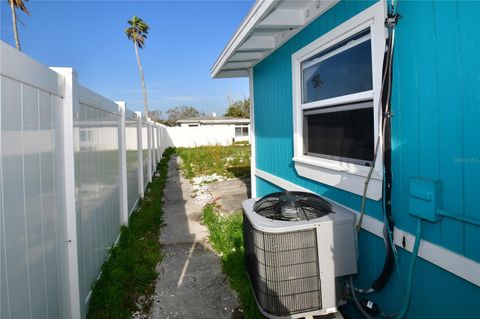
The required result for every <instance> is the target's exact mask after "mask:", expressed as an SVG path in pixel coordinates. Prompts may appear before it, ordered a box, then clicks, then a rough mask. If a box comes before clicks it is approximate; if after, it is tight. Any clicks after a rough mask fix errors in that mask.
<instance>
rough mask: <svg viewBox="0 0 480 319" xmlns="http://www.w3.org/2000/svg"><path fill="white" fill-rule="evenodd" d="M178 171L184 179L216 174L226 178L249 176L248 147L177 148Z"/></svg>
mask: <svg viewBox="0 0 480 319" xmlns="http://www.w3.org/2000/svg"><path fill="white" fill-rule="evenodd" d="M177 154H178V155H179V156H180V157H181V158H182V161H183V162H182V164H181V165H180V169H181V170H182V172H183V174H184V175H185V177H186V178H188V179H192V178H193V177H196V176H200V175H212V174H217V175H220V176H224V177H227V178H234V177H237V178H241V177H247V176H249V175H250V146H200V147H195V148H178V149H177Z"/></svg>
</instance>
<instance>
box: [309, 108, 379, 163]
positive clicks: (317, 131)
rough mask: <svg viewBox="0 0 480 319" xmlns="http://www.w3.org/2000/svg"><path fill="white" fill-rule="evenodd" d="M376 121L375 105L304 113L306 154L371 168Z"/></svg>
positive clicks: (323, 109)
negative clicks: (374, 123) (374, 121)
mask: <svg viewBox="0 0 480 319" xmlns="http://www.w3.org/2000/svg"><path fill="white" fill-rule="evenodd" d="M373 120H374V116H373V102H363V103H357V104H350V105H342V106H335V107H330V108H321V109H314V110H308V111H304V136H303V138H304V153H305V155H313V156H319V157H324V158H330V159H336V160H341V161H345V162H351V163H357V164H362V165H367V166H369V165H370V164H371V163H372V162H373V153H374V133H373V127H374V126H373Z"/></svg>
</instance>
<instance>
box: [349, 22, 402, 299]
mask: <svg viewBox="0 0 480 319" xmlns="http://www.w3.org/2000/svg"><path fill="white" fill-rule="evenodd" d="M398 18H399V15H396V14H395V15H391V14H389V16H388V17H387V19H386V21H385V25H386V27H387V28H388V31H389V37H388V39H387V43H386V52H385V57H384V63H383V74H382V86H381V92H380V98H381V100H380V102H381V104H382V119H383V120H382V135H381V138H382V143H383V145H382V146H383V154H382V158H383V166H384V183H385V185H384V194H383V196H384V198H383V201H384V207H385V211H384V214H385V224H384V227H383V240H384V243H385V250H386V256H385V261H384V264H383V269H382V272H381V273H380V275H379V276H378V278H377V279H376V280H375V281H374V282H373V283H372V286H371V288H370V289H366V290H364V289H360V291H361V292H364V293H372V292H375V291H380V290H382V289H383V287H385V285H386V284H387V282H388V280H389V279H390V276H391V274H392V272H393V269H394V266H395V256H394V251H393V245H394V242H393V230H394V226H395V224H394V220H393V216H392V204H391V197H392V170H391V154H392V149H391V117H392V113H391V111H390V99H391V91H392V64H393V63H392V62H393V36H392V33H393V28H394V27H395V24H396V23H397V20H398ZM378 146H379V140H377V145H376V147H375V156H374V159H375V158H376V155H377V152H378ZM372 171H373V165H372V167H371V168H370V171H369V174H368V176H367V180H366V181H365V188H364V192H363V197H362V207H361V210H360V218H359V221H358V224H357V234H358V233H359V232H360V227H361V223H362V219H363V215H364V213H365V202H366V193H367V188H368V183H369V180H370V177H371V174H372Z"/></svg>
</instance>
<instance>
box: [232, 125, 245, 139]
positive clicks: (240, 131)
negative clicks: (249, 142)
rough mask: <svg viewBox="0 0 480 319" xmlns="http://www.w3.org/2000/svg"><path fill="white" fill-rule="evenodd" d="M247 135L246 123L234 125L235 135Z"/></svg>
mask: <svg viewBox="0 0 480 319" xmlns="http://www.w3.org/2000/svg"><path fill="white" fill-rule="evenodd" d="M244 136H248V124H242V125H235V137H244Z"/></svg>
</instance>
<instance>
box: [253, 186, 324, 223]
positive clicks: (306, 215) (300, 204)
mask: <svg viewBox="0 0 480 319" xmlns="http://www.w3.org/2000/svg"><path fill="white" fill-rule="evenodd" d="M253 210H254V211H255V212H256V213H257V214H259V215H261V216H263V217H266V218H270V219H274V220H285V221H299V220H311V219H315V218H320V217H322V216H325V215H327V214H329V213H331V212H332V205H331V204H330V203H329V202H327V201H326V200H324V199H322V198H321V197H320V196H317V195H315V194H311V193H305V192H278V193H272V194H269V195H266V196H264V197H262V198H261V199H259V200H258V201H257V202H256V203H255V205H254V206H253Z"/></svg>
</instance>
